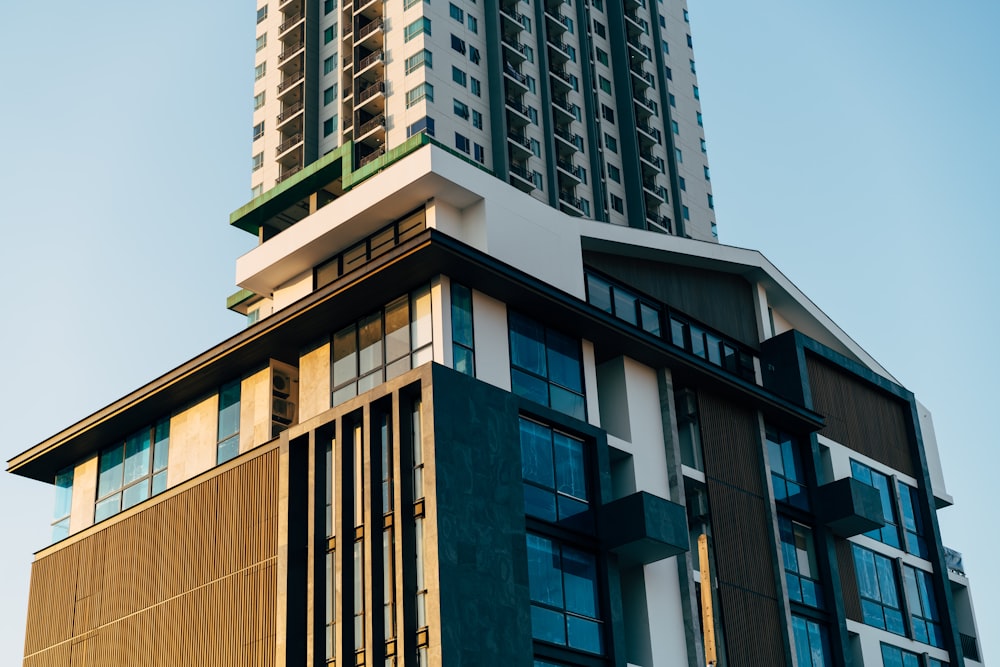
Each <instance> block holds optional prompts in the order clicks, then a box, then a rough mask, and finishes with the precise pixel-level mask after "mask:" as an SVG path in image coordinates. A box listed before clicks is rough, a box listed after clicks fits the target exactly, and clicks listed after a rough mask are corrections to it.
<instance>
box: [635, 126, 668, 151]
mask: <svg viewBox="0 0 1000 667" xmlns="http://www.w3.org/2000/svg"><path fill="white" fill-rule="evenodd" d="M635 127H636V129H637V130H638V131H639V132H638V134H639V140H640V141H642V140H643V139H645V140H647V141H648V142H649V143H651V144H657V145H659V144H662V143H663V135H662V134H661V132H660V131H659V130H658V129H656V128H655V127H653V126H652V125H650V124H649V123H647V122H645V121H641V120H637V121H636V123H635Z"/></svg>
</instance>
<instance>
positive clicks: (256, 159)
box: [250, 153, 264, 171]
mask: <svg viewBox="0 0 1000 667" xmlns="http://www.w3.org/2000/svg"><path fill="white" fill-rule="evenodd" d="M263 166H264V154H263V153H257V154H256V155H254V156H253V161H252V166H251V168H250V170H251V171H257V170H258V169H260V168H261V167H263Z"/></svg>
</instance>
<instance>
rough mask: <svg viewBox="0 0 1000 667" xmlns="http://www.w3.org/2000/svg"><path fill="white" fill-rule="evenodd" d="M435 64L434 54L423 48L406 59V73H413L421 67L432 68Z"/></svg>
mask: <svg viewBox="0 0 1000 667" xmlns="http://www.w3.org/2000/svg"><path fill="white" fill-rule="evenodd" d="M433 66H434V54H432V53H431V52H430V51H428V50H427V49H422V50H420V51H418V52H417V53H415V54H413V55H412V56H410V57H409V58H407V59H406V73H407V74H411V73H413V72H414V71H416V70H417V69H419V68H420V67H428V68H432V67H433Z"/></svg>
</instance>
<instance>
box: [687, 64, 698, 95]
mask: <svg viewBox="0 0 1000 667" xmlns="http://www.w3.org/2000/svg"><path fill="white" fill-rule="evenodd" d="M688 62H689V63H690V65H691V73H692V74H697V71H696V70H695V68H694V61H693V60H689V61H688ZM694 89H695V99H697V98H698V93H697V91H698V86H695V87H694Z"/></svg>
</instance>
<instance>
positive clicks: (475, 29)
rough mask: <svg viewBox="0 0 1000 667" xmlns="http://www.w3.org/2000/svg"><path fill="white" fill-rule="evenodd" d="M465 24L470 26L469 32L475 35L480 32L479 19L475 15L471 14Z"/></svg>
mask: <svg viewBox="0 0 1000 667" xmlns="http://www.w3.org/2000/svg"><path fill="white" fill-rule="evenodd" d="M465 24H466V25H467V26H469V32H471V33H472V34H474V35H478V34H479V19H477V18H476V17H475V16H473V15H472V14H469V16H468V17H467V20H466V22H465Z"/></svg>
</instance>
